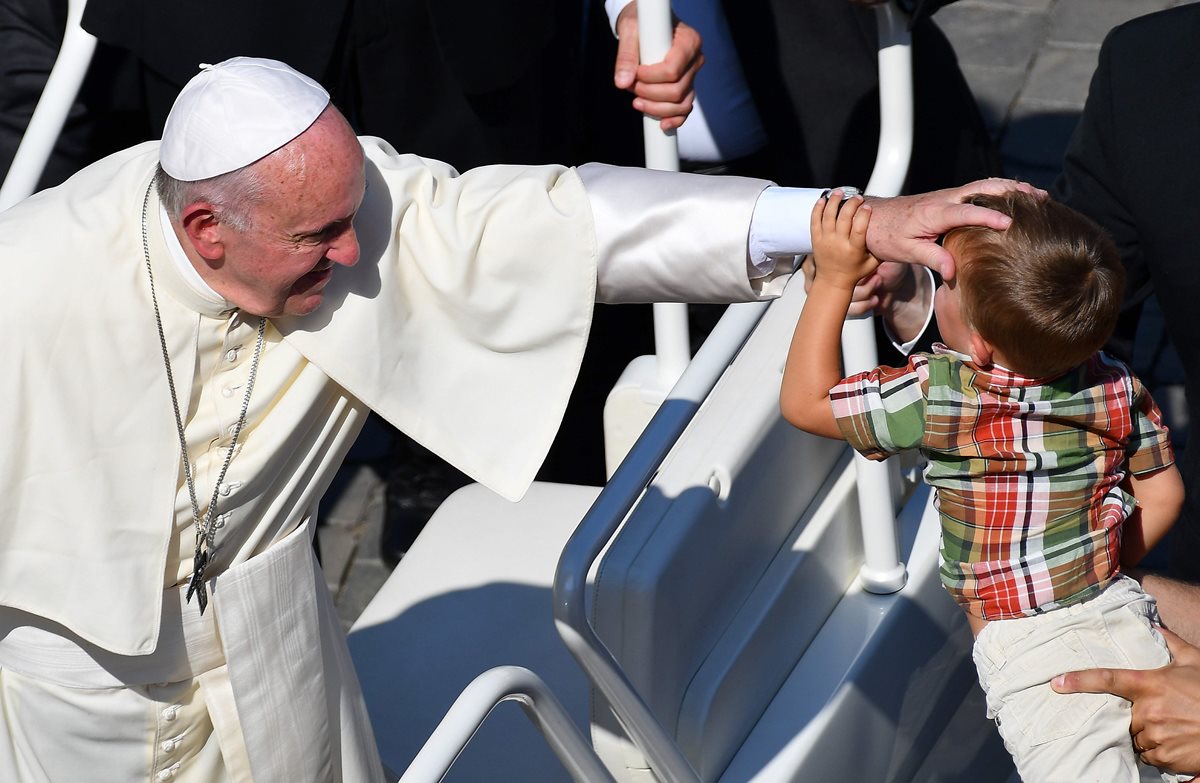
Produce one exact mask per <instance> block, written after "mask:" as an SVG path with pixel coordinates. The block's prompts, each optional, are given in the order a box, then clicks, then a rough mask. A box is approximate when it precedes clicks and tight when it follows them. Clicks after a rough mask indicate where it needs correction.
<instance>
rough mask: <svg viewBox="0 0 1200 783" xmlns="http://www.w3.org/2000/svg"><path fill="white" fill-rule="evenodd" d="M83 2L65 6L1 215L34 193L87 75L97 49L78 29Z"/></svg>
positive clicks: (1, 200)
mask: <svg viewBox="0 0 1200 783" xmlns="http://www.w3.org/2000/svg"><path fill="white" fill-rule="evenodd" d="M85 2H86V0H69V2H68V4H67V30H66V32H65V33H64V34H63V42H62V48H61V49H59V52H58V59H56V60H55V61H54V67H53V68H51V69H50V78H49V79H47V80H46V87H45V89H43V90H42V97H41V98H39V99H38V103H37V107H36V108H34V110H33V116H32V117H31V118H30V120H29V127H27V128H26V129H25V135H24V136H22V137H21V144H20V146H19V147H17V153H16V155H15V156H14V157H13V162H12V165H11V166H9V169H8V175H7V176H6V177H5V178H4V184H3V185H2V186H0V211H2V210H5V209H8V208H9V207H11V206H12V205H13V204H16V203H17V202H18V201H21V200H22V199H25V198H27V197H28V196H29V195H30V194H31V193H33V192H34V191H35V190H36V189H37V184H38V180H40V179H41V177H42V171H44V170H45V168H46V161H47V160H49V159H50V153H51V152H53V151H54V144H55V142H57V141H58V136H59V134H60V133H62V128H63V124H64V123H65V122H66V121H67V114H68V112H70V110H71V104H72V103H74V102H75V96H76V95H78V94H79V87H80V85H82V84H83V77H84V76H86V75H87V69H88V66H89V65H90V64H91V62H92V53H93V52H94V51H95V49H96V39H95V37H94V36H92V35H91V34H89V33H86V32H84V30H83V28H82V27H80V26H79V23H80V20H82V19H83V7H84V5H85Z"/></svg>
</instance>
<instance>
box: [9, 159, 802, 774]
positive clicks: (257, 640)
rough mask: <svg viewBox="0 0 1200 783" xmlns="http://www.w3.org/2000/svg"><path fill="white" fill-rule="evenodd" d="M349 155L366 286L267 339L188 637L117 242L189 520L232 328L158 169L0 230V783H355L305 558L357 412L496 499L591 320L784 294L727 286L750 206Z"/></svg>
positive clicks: (117, 177) (669, 185)
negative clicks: (361, 179) (673, 304)
mask: <svg viewBox="0 0 1200 783" xmlns="http://www.w3.org/2000/svg"><path fill="white" fill-rule="evenodd" d="M363 145H364V148H365V150H366V153H367V161H368V162H367V180H368V193H367V197H366V199H365V200H364V203H363V206H362V209H361V211H360V213H359V215H358V217H357V218H356V221H355V227H356V229H357V232H358V235H359V240H360V243H361V245H362V257H361V260H360V261H359V263H358V265H357V266H355V267H353V268H351V269H343V268H338V269H337V270H336V272H335V274H334V276H333V279H332V281H331V283H330V285H329V286H328V288H327V293H326V299H325V302H324V304H323V305H322V307H321V308H320V309H319V310H318V311H317V312H316V313H314V314H312V315H310V316H307V317H304V318H281V319H276V320H274V321H272V322H271V323H270V324H268V326H267V329H266V340H265V344H264V350H263V352H262V356H261V359H260V362H259V366H258V371H257V373H258V377H257V381H256V385H255V387H254V392H253V395H252V397H251V400H250V406H249V411H248V415H247V419H246V427H245V429H244V430H243V432H242V435H241V438H240V443H239V445H238V447H237V450H236V453H235V454H234V457H233V459H232V462H231V463H230V467H229V470H228V473H227V474H226V476H225V478H224V481H223V482H222V484H221V486H220V487H219V488H217V489H218V497H219V502H218V509H219V511H220V514H219V516H218V521H217V525H218V530H217V537H216V548H215V555H214V563H213V564H212V565H210V566H209V570H208V573H209V574H210V575H212V579H211V581H210V583H209V585H210V590H211V602H210V605H209V610H208V612H207V613H206V614H205V615H204V616H200V615H199V614H198V613H197V612H196V608H195V602H193V603H192V604H190V605H187V604H184V603H183V602H182V600H181V585H186V582H187V578H188V576H189V575H190V572H191V555H192V550H193V547H194V541H195V539H194V532H193V523H192V515H191V504H190V500H189V498H188V492H187V488H186V485H185V483H184V478H183V473H182V470H181V468H180V459H179V445H178V438H177V434H176V432H175V424H174V413H173V411H172V407H171V400H170V395H169V394H168V392H167V388H166V384H165V375H164V369H163V362H162V357H161V350H160V347H159V343H158V334H157V330H156V326H155V319H154V311H153V308H152V305H151V301H150V288H149V281H148V275H147V270H146V265H145V260H144V251H143V239H142V229H141V228H140V227H141V226H142V225H144V227H145V233H146V248H147V251H148V254H149V256H150V259H151V264H152V266H153V269H154V274H155V284H156V286H157V296H158V301H159V304H160V307H161V310H162V321H163V327H164V331H165V334H166V340H167V344H168V347H169V351H170V358H171V365H172V369H173V371H174V375H175V388H176V390H177V392H178V394H179V398H180V399H179V403H180V407H181V412H182V414H183V416H184V420H185V422H186V433H185V434H186V437H187V443H188V449H189V453H190V454H191V458H192V460H193V464H194V465H195V477H196V489H197V497H198V500H199V502H200V504H201V513H202V514H203V513H204V511H205V509H206V507H207V499H208V498H209V497H211V495H212V492H213V490H214V482H215V481H216V479H217V475H218V473H219V471H220V467H221V464H222V463H223V462H224V459H225V456H226V453H227V446H228V444H229V442H230V437H231V435H232V431H231V429H232V426H233V425H234V424H235V423H236V422H237V420H238V417H239V414H240V409H241V404H242V396H243V393H244V388H245V384H246V382H247V380H248V374H249V370H250V365H251V363H252V353H253V348H254V344H255V335H256V328H257V318H254V317H245V318H244V317H243V316H242V315H241V314H240V313H238V312H237V311H235V310H233V309H232V306H231V305H230V304H229V303H227V302H224V301H222V300H221V299H220V298H219V297H215V296H214V295H212V293H211V291H208V290H207V287H206V286H204V285H203V284H202V283H201V282H200V281H199V278H198V277H196V278H195V279H192V278H191V277H190V272H189V269H188V267H187V265H186V263H184V261H185V259H183V258H182V257H181V256H179V255H178V254H179V253H181V252H182V251H181V249H180V248H179V247H178V243H177V242H176V241H175V239H174V237H173V236H170V232H169V225H168V224H166V223H165V221H164V219H163V216H162V213H161V210H160V207H159V205H158V201H157V198H156V196H155V194H154V193H153V192H151V195H150V198H149V202H148V208H147V210H146V214H145V216H144V218H145V219H144V220H143V206H142V205H143V197H144V195H145V194H146V192H147V189H148V188H149V187H150V183H151V178H152V175H153V171H154V166H155V164H156V163H157V146H156V144H155V143H149V144H145V145H141V146H139V147H135V148H132V149H130V150H126V151H124V152H121V153H118V154H117V155H114V156H112V157H110V158H107V159H105V160H103V161H101V162H99V163H97V164H95V165H93V166H91V167H89V168H87V169H85V170H84V171H82V172H80V173H79V174H78V175H76V177H74V178H72V179H71V180H69V181H68V182H67V183H66V184H65V185H63V186H62V187H60V188H56V189H54V190H51V191H47V192H45V193H42V194H39V195H37V196H35V197H33V198H31V199H29V200H27V201H26V202H23V203H22V204H20V205H17V206H16V207H14V208H12V209H11V210H9V211H7V212H5V213H3V214H2V215H0V264H2V266H0V269H3V274H4V279H5V282H6V288H7V291H6V293H7V296H6V300H7V301H6V305H5V307H3V308H0V334H3V335H5V336H6V337H5V343H4V345H3V348H0V356H3V357H4V366H5V370H4V372H3V373H2V374H0V417H3V423H2V424H0V432H4V433H5V441H6V443H5V445H4V447H3V449H2V450H0V637H2V638H0V716H2V717H0V779H2V780H5V781H9V780H12V781H60V780H69V779H74V780H81V779H82V780H89V781H99V780H112V781H129V780H179V781H188V780H197V781H215V780H251V779H253V780H258V781H277V780H278V781H284V780H287V781H327V780H345V781H350V782H351V783H358V781H372V780H377V779H379V777H380V775H381V772H380V764H379V759H378V757H377V755H376V751H375V745H374V739H373V737H372V735H371V731H370V727H369V724H368V722H367V718H366V713H365V709H364V707H363V704H362V699H361V695H360V693H359V689H358V683H357V681H356V679H355V677H354V673H353V669H352V667H351V665H350V662H349V656H348V654H347V651H346V647H345V641H344V638H343V635H342V633H341V630H340V626H339V625H338V621H337V617H336V614H335V612H334V609H333V605H332V602H331V600H330V597H329V595H328V593H327V592H326V590H325V583H324V580H323V579H322V578H321V576H320V572H319V567H318V566H317V564H316V562H315V560H314V558H313V555H312V547H311V538H312V535H313V530H314V527H315V513H316V509H317V504H318V502H319V500H320V498H321V496H322V494H323V493H324V491H325V489H326V487H327V486H328V484H329V482H330V481H331V480H332V478H333V476H334V474H335V472H336V470H337V468H338V467H339V465H340V463H341V461H342V458H343V457H344V455H345V453H346V451H347V449H348V448H349V447H350V445H351V443H352V442H353V441H354V439H355V437H356V436H357V434H358V432H359V430H360V428H361V426H362V423H363V421H364V419H365V416H366V413H367V411H368V410H369V409H374V410H376V411H377V412H378V413H380V414H381V415H382V416H384V417H385V418H386V419H388V420H389V421H390V422H391V423H393V424H394V425H396V426H397V427H399V428H400V429H402V430H404V431H405V432H406V433H408V434H409V435H411V436H412V437H413V438H414V439H416V440H417V441H419V442H421V443H423V444H424V445H425V446H427V447H428V448H430V449H431V450H433V451H434V452H436V453H438V454H440V455H441V456H442V457H444V458H446V459H448V460H449V461H450V462H452V463H454V464H455V465H457V466H458V467H459V468H461V469H462V470H464V471H465V472H467V473H468V474H470V475H472V476H473V477H474V478H476V479H477V480H479V481H481V482H482V483H484V484H486V485H488V486H489V487H491V488H492V489H494V490H496V491H497V492H499V493H500V494H502V495H505V496H507V497H510V498H513V499H515V498H517V497H519V496H520V495H521V494H522V493H523V492H524V490H525V488H526V487H527V486H528V484H529V482H530V481H531V480H532V478H533V475H534V473H535V472H536V470H537V468H538V467H539V465H540V463H541V461H542V459H543V458H544V456H545V453H546V450H547V449H548V447H549V444H550V442H551V440H552V439H553V436H554V432H555V430H556V429H557V427H558V423H559V421H560V418H561V416H562V412H563V410H564V408H565V406H566V402H567V398H568V395H569V393H570V390H571V387H572V385H573V384H574V380H575V376H576V372H577V370H578V366H579V362H580V360H581V357H582V355H583V349H584V344H585V342H586V339H587V333H588V327H589V324H590V319H591V311H592V303H593V302H594V301H596V300H597V299H599V300H601V301H651V300H653V301H666V300H676V301H736V300H747V299H754V298H757V297H760V296H763V295H770V294H774V293H778V291H779V290H780V289H781V287H782V284H783V281H784V279H785V278H786V274H785V272H786V271H790V267H788V268H787V269H786V270H781V273H779V274H776V273H774V272H768V273H766V274H764V275H762V276H759V277H757V278H756V279H754V280H751V279H750V277H749V276H748V274H747V268H746V242H747V230H748V229H747V227H748V226H749V225H750V218H751V214H752V213H753V211H754V208H755V203H756V201H757V199H758V198H759V194H760V192H761V191H762V188H763V187H764V186H765V185H766V183H763V182H759V181H753V180H737V179H713V178H703V179H700V178H690V177H686V176H684V177H680V176H671V175H662V174H659V173H654V172H640V171H636V170H619V169H613V168H609V167H602V166H588V167H584V168H583V169H582V170H581V171H580V172H578V173H577V172H576V171H575V170H572V169H564V168H559V167H550V166H546V167H535V168H528V167H511V166H507V167H505V166H497V167H487V168H484V169H477V170H475V171H472V172H468V173H467V174H465V175H462V176H457V175H456V174H455V173H454V172H453V171H452V170H451V169H449V168H448V167H446V166H444V165H443V164H439V163H436V162H431V161H425V160H422V159H419V158H416V157H414V156H411V155H398V154H396V153H395V152H394V151H393V150H392V149H391V148H390V147H389V146H388V145H387V144H386V143H384V142H382V141H380V140H378V139H370V138H368V139H363ZM809 203H810V204H811V200H810V201H809ZM797 222H799V223H801V224H806V223H807V212H801V213H800V214H799V215H798V216H797ZM799 249H803V248H799ZM173 253H174V254H176V256H175V258H173V257H172V254H173ZM597 269H599V277H597ZM167 519H172V520H174V524H173V525H170V524H166V522H165V520H167ZM80 715H83V716H85V718H84V719H82V720H81V719H80V717H79V716H80Z"/></svg>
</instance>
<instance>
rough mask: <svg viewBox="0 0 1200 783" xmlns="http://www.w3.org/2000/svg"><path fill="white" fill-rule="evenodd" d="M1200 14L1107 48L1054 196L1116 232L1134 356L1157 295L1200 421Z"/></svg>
mask: <svg viewBox="0 0 1200 783" xmlns="http://www.w3.org/2000/svg"><path fill="white" fill-rule="evenodd" d="M1198 40H1200V5H1187V6H1180V7H1177V8H1173V9H1170V10H1167V11H1163V12H1160V13H1156V14H1151V15H1149V16H1145V17H1141V18H1139V19H1135V20H1133V21H1131V22H1128V23H1126V24H1124V25H1121V26H1120V27H1117V28H1116V29H1114V30H1113V31H1112V32H1111V33H1110V34H1109V36H1108V38H1107V39H1106V40H1105V42H1104V45H1103V46H1102V47H1101V49H1100V60H1099V65H1098V66H1097V68H1096V73H1095V75H1094V76H1093V77H1092V84H1091V90H1090V93H1089V94H1088V100H1087V105H1086V106H1085V107H1084V110H1083V115H1082V117H1081V118H1080V121H1079V125H1078V126H1077V128H1076V130H1075V135H1074V137H1073V138H1072V140H1071V143H1070V146H1069V147H1068V149H1067V154H1066V159H1065V160H1064V163H1063V173H1062V176H1061V178H1060V179H1059V181H1058V183H1057V185H1056V186H1055V191H1056V193H1055V195H1056V196H1057V197H1058V198H1060V199H1061V200H1063V201H1065V202H1066V203H1067V204H1070V205H1071V206H1072V207H1074V208H1075V209H1078V210H1079V211H1080V212H1083V213H1084V214H1086V215H1088V216H1089V217H1091V218H1092V219H1094V220H1095V221H1096V222H1098V223H1099V224H1100V225H1102V226H1103V227H1104V228H1106V229H1107V230H1108V231H1109V233H1111V234H1112V237H1113V239H1114V240H1115V241H1116V244H1117V248H1118V249H1119V250H1120V252H1121V258H1122V260H1123V261H1124V263H1125V270H1126V312H1125V313H1124V315H1123V317H1122V320H1121V324H1120V326H1119V327H1118V335H1117V340H1116V342H1115V344H1114V347H1115V348H1116V352H1117V353H1118V354H1124V358H1128V357H1129V356H1130V354H1131V347H1132V337H1133V330H1134V329H1135V328H1136V324H1137V316H1138V314H1139V312H1140V309H1141V304H1142V302H1143V301H1144V300H1145V299H1146V297H1147V296H1149V294H1150V293H1151V292H1154V293H1156V294H1157V296H1158V299H1159V301H1160V303H1161V305H1162V310H1163V315H1164V317H1165V319H1166V326H1167V331H1168V333H1169V335H1170V337H1171V341H1172V342H1173V343H1174V344H1175V347H1176V349H1177V350H1178V352H1179V356H1180V358H1181V359H1182V360H1183V366H1184V368H1185V369H1186V372H1187V381H1186V388H1187V396H1188V412H1189V415H1190V418H1191V421H1193V422H1200V340H1197V338H1196V335H1195V328H1196V324H1197V320H1196V317H1195V311H1196V302H1197V301H1198V300H1200V263H1197V261H1196V254H1197V250H1196V221H1197V216H1198V215H1200V195H1197V193H1198V190H1197V184H1196V183H1197V182H1200V157H1198V156H1197V155H1196V138H1197V136H1198V135H1200V53H1198V52H1197V50H1196V41H1198ZM1198 454H1200V448H1192V449H1190V450H1189V451H1188V452H1187V453H1185V455H1184V459H1183V460H1182V463H1181V465H1180V468H1181V470H1182V472H1183V479H1184V484H1185V486H1186V488H1187V500H1186V504H1185V508H1184V515H1183V518H1182V519H1181V520H1180V522H1179V523H1178V524H1177V525H1176V531H1177V532H1176V534H1175V538H1176V543H1177V546H1175V547H1173V551H1172V569H1173V570H1177V571H1178V572H1179V573H1180V574H1181V575H1187V576H1191V577H1192V578H1197V577H1200V460H1198V459H1197V455H1198Z"/></svg>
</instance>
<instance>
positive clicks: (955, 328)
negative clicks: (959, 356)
mask: <svg viewBox="0 0 1200 783" xmlns="http://www.w3.org/2000/svg"><path fill="white" fill-rule="evenodd" d="M957 239H958V238H957V237H956V236H951V237H949V238H948V239H947V240H946V241H945V243H944V247H945V248H946V250H948V251H949V252H950V255H952V256H954V264H955V270H956V272H957V273H958V274H955V276H954V279H953V280H951V281H950V282H946V281H945V280H943V281H942V283H941V285H939V286H938V288H937V291H935V292H934V294H933V314H934V316H935V317H936V318H937V325H938V331H939V332H941V333H942V342H944V343H945V344H946V345H947V346H948V347H950V348H952V349H954V350H955V351H958V352H959V353H964V354H968V355H969V354H970V353H971V328H970V327H969V326H968V325H967V322H966V319H965V318H963V315H962V307H961V303H960V301H959V294H960V293H961V291H960V288H959V285H958V281H959V279H960V277H959V275H960V274H961V272H962V260H961V258H960V256H959V254H958V253H957V252H956V250H957V245H958V242H957Z"/></svg>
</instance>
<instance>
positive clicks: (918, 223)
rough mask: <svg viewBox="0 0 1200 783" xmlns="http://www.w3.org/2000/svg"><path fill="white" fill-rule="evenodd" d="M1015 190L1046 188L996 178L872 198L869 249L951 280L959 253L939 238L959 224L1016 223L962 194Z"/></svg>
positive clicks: (992, 225) (886, 258)
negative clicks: (968, 201)
mask: <svg viewBox="0 0 1200 783" xmlns="http://www.w3.org/2000/svg"><path fill="white" fill-rule="evenodd" d="M1010 190H1021V191H1024V192H1026V193H1035V194H1038V195H1039V196H1041V197H1043V198H1044V197H1045V196H1046V191H1044V190H1041V189H1039V188H1035V187H1033V186H1032V185H1030V184H1028V183H1025V182H1016V181H1014V180H1011V179H999V178H996V177H993V178H991V179H984V180H979V181H977V182H972V183H970V184H967V185H962V186H961V187H957V188H947V189H945V190H935V191H933V192H931V193H921V194H918V195H915V196H896V197H894V198H880V199H871V200H869V201H868V202H867V203H868V204H870V205H871V207H872V208H873V210H874V215H873V217H872V219H871V227H870V229H869V230H868V231H867V249H868V250H870V251H871V252H872V253H873V254H874V255H875V256H876V257H877V258H880V259H882V260H884V261H903V262H905V263H908V264H921V265H922V266H927V267H929V268H930V269H932V270H933V271H935V272H939V273H941V275H942V277H944V278H945V279H947V280H949V279H951V278H953V277H954V258H953V257H952V256H951V255H950V254H949V253H948V252H946V250H945V249H943V248H942V247H941V246H940V245H938V244H937V238H938V237H940V236H941V235H942V234H945V233H946V232H947V231H949V230H950V229H953V228H958V227H960V226H987V227H989V228H994V229H997V230H1000V231H1003V230H1004V229H1006V228H1008V224H1009V223H1011V222H1012V220H1011V219H1009V218H1008V216H1006V215H1002V214H1000V213H999V212H994V211H992V210H990V209H985V208H983V207H977V206H974V205H972V204H964V203H963V199H964V198H966V197H967V196H970V195H973V194H975V193H995V194H999V193H1007V192H1008V191H1010Z"/></svg>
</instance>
